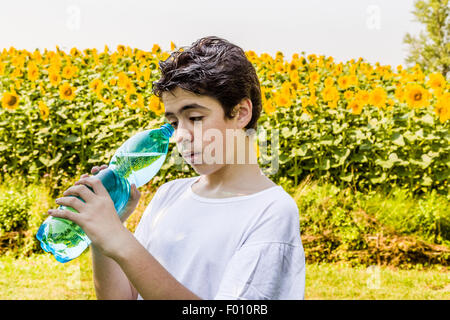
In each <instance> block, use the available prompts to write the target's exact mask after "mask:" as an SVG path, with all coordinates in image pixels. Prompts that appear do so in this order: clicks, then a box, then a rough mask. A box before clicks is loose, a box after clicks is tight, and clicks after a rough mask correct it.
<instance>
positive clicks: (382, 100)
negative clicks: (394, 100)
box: [369, 87, 387, 108]
mask: <svg viewBox="0 0 450 320" xmlns="http://www.w3.org/2000/svg"><path fill="white" fill-rule="evenodd" d="M386 100H387V93H386V91H385V90H384V89H383V88H382V87H376V88H375V89H373V90H372V91H371V92H370V98H369V103H370V104H371V105H373V106H375V107H378V108H384V107H386Z"/></svg>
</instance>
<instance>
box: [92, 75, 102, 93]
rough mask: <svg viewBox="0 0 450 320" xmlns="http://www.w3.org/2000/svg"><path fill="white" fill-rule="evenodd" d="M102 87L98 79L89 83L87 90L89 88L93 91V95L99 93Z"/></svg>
mask: <svg viewBox="0 0 450 320" xmlns="http://www.w3.org/2000/svg"><path fill="white" fill-rule="evenodd" d="M102 87H103V82H102V80H100V79H98V78H97V79H94V80H92V81H91V83H89V88H91V90H92V91H94V92H95V93H98V91H100V90H101V88H102Z"/></svg>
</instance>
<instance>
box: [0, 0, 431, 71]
mask: <svg viewBox="0 0 450 320" xmlns="http://www.w3.org/2000/svg"><path fill="white" fill-rule="evenodd" d="M413 7H414V0H341V1H338V0H275V1H274V0H257V1H256V0H223V1H217V0H185V1H174V0H172V1H170V0H166V1H162V0H158V1H154V0H14V1H4V2H3V3H2V8H1V11H0V48H9V47H10V46H14V47H15V48H17V49H28V50H34V49H35V48H40V49H44V48H47V49H53V50H54V49H55V46H56V45H59V46H60V48H65V51H66V52H68V51H69V50H70V48H72V47H77V48H78V49H85V48H93V47H96V48H98V49H100V50H102V51H103V47H104V45H105V44H107V45H108V46H109V47H110V49H114V50H115V48H116V47H117V45H118V44H123V45H129V46H131V47H132V48H135V47H136V48H140V49H143V50H151V48H152V46H153V44H154V43H158V44H159V45H160V46H161V47H162V49H163V50H169V49H170V41H173V42H174V43H175V44H177V45H178V46H185V45H190V44H191V43H192V42H194V41H195V40H197V39H198V38H201V37H203V36H208V35H217V36H220V37H223V38H226V39H228V40H229V41H231V42H233V43H235V44H237V45H239V46H241V47H242V48H243V49H244V50H254V51H256V52H257V53H258V54H260V53H263V52H267V53H269V54H271V55H272V56H274V54H275V52H276V51H278V50H279V51H282V52H283V53H284V54H285V56H286V57H287V59H288V60H290V58H291V56H292V54H293V53H294V52H298V53H301V52H302V51H305V52H306V53H307V54H310V53H315V54H317V55H321V54H324V55H326V56H333V57H334V58H335V60H337V61H347V60H349V59H352V58H355V59H358V58H359V57H363V58H364V59H366V60H368V61H369V62H371V63H375V62H377V61H378V62H380V63H381V64H390V65H392V66H397V65H399V64H404V59H405V57H406V54H407V51H406V46H405V45H404V44H403V41H402V40H403V37H404V35H405V34H406V33H407V32H410V33H412V34H417V33H418V32H419V30H420V29H421V28H422V27H421V25H420V24H419V23H417V22H415V21H414V16H413V14H412V13H411V11H412V10H413Z"/></svg>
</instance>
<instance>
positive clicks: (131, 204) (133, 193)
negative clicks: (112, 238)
mask: <svg viewBox="0 0 450 320" xmlns="http://www.w3.org/2000/svg"><path fill="white" fill-rule="evenodd" d="M106 168H108V165H107V164H103V165H101V166H100V167H98V166H94V167H92V169H91V173H92V174H93V175H95V174H97V173H98V172H100V171H101V170H104V169H106ZM88 177H89V174H88V173H85V174H83V175H81V178H88ZM140 197H141V193H140V192H139V190H138V189H137V188H136V185H135V184H134V183H133V184H132V185H131V190H130V199H129V200H128V203H127V205H126V206H125V209H124V212H123V214H122V216H121V217H120V221H122V223H123V222H125V221H126V220H127V219H128V217H129V216H130V215H131V214H132V213H133V212H134V210H135V209H136V207H137V205H138V203H139V199H140Z"/></svg>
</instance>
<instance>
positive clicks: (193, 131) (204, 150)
mask: <svg viewBox="0 0 450 320" xmlns="http://www.w3.org/2000/svg"><path fill="white" fill-rule="evenodd" d="M172 93H173V94H172ZM161 100H162V102H163V103H164V108H165V117H166V119H167V121H168V122H169V123H170V124H171V125H172V126H173V127H174V129H175V132H174V137H175V141H176V143H177V149H178V151H179V152H180V154H181V155H182V157H183V158H184V159H185V160H186V161H187V162H188V163H189V164H190V165H192V167H193V168H194V170H195V171H196V172H197V173H199V174H211V173H213V172H214V171H216V170H218V169H220V168H221V167H223V166H225V165H226V164H230V163H234V162H233V161H234V159H235V156H234V154H235V153H236V150H237V144H239V142H238V143H235V140H234V138H233V136H232V135H233V134H237V135H238V136H240V137H242V136H243V134H244V133H245V132H244V130H241V129H242V128H243V127H245V125H246V123H245V121H246V119H247V118H248V119H250V118H249V117H251V102H250V107H249V106H248V105H247V107H244V108H243V109H245V110H247V109H249V110H250V114H246V111H245V110H244V112H243V117H242V116H241V117H235V118H233V119H224V110H223V109H222V106H221V105H220V102H219V101H217V100H216V99H214V98H212V97H208V96H204V95H196V94H194V93H192V92H190V91H187V90H184V89H182V88H179V87H176V88H175V89H174V90H172V91H171V92H164V93H163V94H162V97H161ZM247 123H248V121H247ZM227 134H228V138H227ZM238 140H239V138H238ZM227 141H228V143H229V144H230V145H229V146H228V148H227ZM227 150H229V151H228V152H226V151H227ZM192 153H194V156H192V155H191V154H192Z"/></svg>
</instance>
